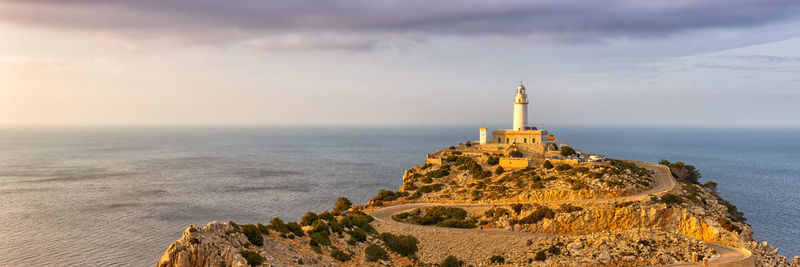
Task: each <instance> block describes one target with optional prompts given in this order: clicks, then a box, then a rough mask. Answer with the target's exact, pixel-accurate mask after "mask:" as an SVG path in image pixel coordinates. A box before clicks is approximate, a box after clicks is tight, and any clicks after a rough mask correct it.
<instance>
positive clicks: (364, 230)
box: [156, 146, 800, 267]
mask: <svg viewBox="0 0 800 267" xmlns="http://www.w3.org/2000/svg"><path fill="white" fill-rule="evenodd" d="M459 148H463V146H461V147H459ZM459 148H451V149H450V151H444V152H437V153H439V154H443V155H446V154H447V153H452V152H455V151H458V149H459ZM681 164H683V163H681ZM665 165H666V166H669V168H667V167H660V168H663V169H666V170H667V171H666V172H667V173H669V174H668V175H670V176H672V177H669V178H668V180H670V181H672V180H671V179H674V180H677V181H678V182H677V183H674V182H672V183H673V184H674V185H672V186H670V187H668V188H665V190H663V192H657V193H649V192H644V190H645V189H647V188H649V187H654V186H655V183H656V182H658V181H657V180H654V175H656V176H657V175H667V174H662V173H656V174H653V172H651V171H647V170H646V169H644V168H641V167H638V166H635V165H633V164H630V163H625V162H622V161H618V162H615V161H610V162H605V163H574V164H563V165H559V167H558V168H556V167H555V166H553V165H552V164H549V163H544V162H540V163H537V165H536V166H534V167H528V168H524V169H518V170H511V171H502V170H500V171H498V170H497V169H498V168H499V167H497V166H494V165H492V164H488V163H486V162H480V161H478V160H476V159H475V158H468V157H465V156H459V157H456V158H454V159H453V160H452V161H449V163H448V164H447V166H445V165H442V166H431V165H430V164H424V165H419V166H416V167H414V168H412V169H409V170H408V171H406V173H405V175H404V177H403V181H404V183H403V186H402V187H401V188H400V189H399V190H398V191H397V192H393V191H388V190H382V191H381V192H379V194H378V195H377V196H376V197H375V198H373V199H372V200H370V201H369V203H367V204H365V205H356V206H351V204H350V202H349V200H346V199H343V198H340V200H339V201H338V202H337V203H336V204H335V205H334V208H333V209H332V211H330V212H324V213H321V214H313V213H310V212H309V213H307V214H306V216H304V217H303V220H302V221H300V222H296V223H295V222H288V223H284V222H283V221H281V220H280V219H277V218H276V219H273V220H272V221H271V222H270V224H268V225H263V224H260V223H258V224H256V225H253V224H249V225H238V224H235V223H233V222H228V223H222V222H212V223H209V224H208V225H206V226H205V227H202V228H200V227H197V226H190V227H188V228H187V229H186V231H184V233H183V236H182V237H181V238H180V239H178V240H177V241H175V242H174V243H173V244H172V245H170V247H169V248H168V249H167V250H166V251H165V253H164V254H163V256H162V258H161V260H160V261H159V262H158V264H157V265H156V266H158V267H171V266H306V265H309V266H487V265H510V266H520V265H522V266H648V265H665V264H676V263H692V262H696V263H697V264H699V263H700V262H702V261H703V260H706V261H712V262H713V261H719V259H717V258H719V257H721V256H723V257H724V256H727V254H723V253H722V250H730V251H727V252H725V253H729V254H731V255H734V254H733V253H737V251H738V250H742V249H744V250H742V251H743V252H741V253H745V252H746V253H748V254H745V255H747V256H746V257H745V258H746V260H745V261H742V262H740V263H738V264H739V265H742V264H743V266H747V265H748V264H749V265H750V266H791V267H800V257H794V258H793V259H792V260H790V261H787V259H786V258H785V257H783V256H781V255H779V254H778V250H777V249H776V248H774V247H771V246H769V244H768V243H767V242H761V243H759V242H757V241H756V240H755V238H753V235H752V229H751V228H750V226H749V225H748V224H747V223H745V222H744V220H745V219H744V217H743V216H742V214H741V213H739V212H738V211H736V208H735V207H734V206H732V205H730V203H727V201H725V200H724V199H722V198H720V197H719V196H718V195H716V193H715V191H714V190H713V188H710V187H707V186H704V185H700V184H698V183H697V182H696V178H695V180H694V181H692V180H691V179H689V180H686V179H682V178H681V177H680V175H676V172H677V171H680V170H677V171H676V170H674V169H673V166H671V165H669V162H667V164H665ZM673 165H674V164H673ZM681 166H684V165H681ZM689 166H690V165H689ZM679 167H680V166H679ZM692 168H693V167H692ZM678 174H681V173H678ZM698 174H699V173H698ZM673 177H674V178H673ZM659 178H662V179H664V178H663V177H659ZM661 186H663V185H661ZM714 186H716V184H714ZM637 192H638V193H637ZM637 194H638V195H640V196H641V197H636V198H633V197H629V196H633V195H637ZM595 199H612V200H616V199H625V201H595ZM542 200H545V201H548V202H545V204H540V203H542V202H540V201H542ZM409 203H420V204H424V205H425V207H436V205H447V206H441V207H443V208H438V209H434V210H423V209H421V208H416V209H414V208H409V209H406V211H405V212H401V213H403V214H400V213H392V214H400V215H402V217H403V218H405V219H402V220H401V219H398V218H395V217H392V218H388V217H387V218H386V219H384V218H381V219H379V220H377V221H376V220H374V219H373V216H375V214H373V212H375V211H379V210H382V209H383V208H384V207H402V206H403V205H408V204H409ZM437 203H438V204H437ZM470 203H471V204H472V205H474V204H479V203H484V205H475V206H469V205H471V204H470ZM486 203H492V204H488V205H485V204H486ZM511 203H515V204H511ZM520 203H525V204H520ZM547 203H549V204H547ZM465 205H466V206H465ZM444 207H446V208H444ZM369 214H372V215H373V216H370V215H369ZM390 215H391V214H390ZM398 216H399V215H398ZM401 221H402V222H401ZM737 249H738V250H737ZM731 251H732V252H731ZM749 253H752V255H751V256H750V254H749ZM459 264H460V265H459Z"/></svg>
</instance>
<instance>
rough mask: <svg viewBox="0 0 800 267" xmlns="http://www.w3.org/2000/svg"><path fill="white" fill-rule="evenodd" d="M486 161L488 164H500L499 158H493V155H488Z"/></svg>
mask: <svg viewBox="0 0 800 267" xmlns="http://www.w3.org/2000/svg"><path fill="white" fill-rule="evenodd" d="M486 163H487V164H489V165H497V164H500V158H495V157H492V156H489V158H488V159H486Z"/></svg>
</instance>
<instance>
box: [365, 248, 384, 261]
mask: <svg viewBox="0 0 800 267" xmlns="http://www.w3.org/2000/svg"><path fill="white" fill-rule="evenodd" d="M364 258H365V259H366V260H367V261H373V262H374V261H378V260H388V259H389V254H388V253H386V250H383V248H381V247H380V246H378V245H375V244H372V245H369V246H368V247H367V249H365V250H364Z"/></svg>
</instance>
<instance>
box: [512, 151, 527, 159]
mask: <svg viewBox="0 0 800 267" xmlns="http://www.w3.org/2000/svg"><path fill="white" fill-rule="evenodd" d="M508 155H509V156H511V157H514V158H521V157H523V156H525V154H522V152H520V151H516V150H514V151H511V152H509V153H508Z"/></svg>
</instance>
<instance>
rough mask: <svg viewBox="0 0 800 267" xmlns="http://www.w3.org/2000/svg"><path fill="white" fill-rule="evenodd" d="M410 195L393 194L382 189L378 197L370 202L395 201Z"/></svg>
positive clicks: (402, 193) (403, 193)
mask: <svg viewBox="0 0 800 267" xmlns="http://www.w3.org/2000/svg"><path fill="white" fill-rule="evenodd" d="M407 195H408V193H406V192H397V193H395V192H392V191H390V190H386V189H381V190H380V191H378V195H377V196H375V197H373V198H372V199H371V200H370V201H374V202H383V201H393V200H395V199H398V198H401V197H404V196H407Z"/></svg>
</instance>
